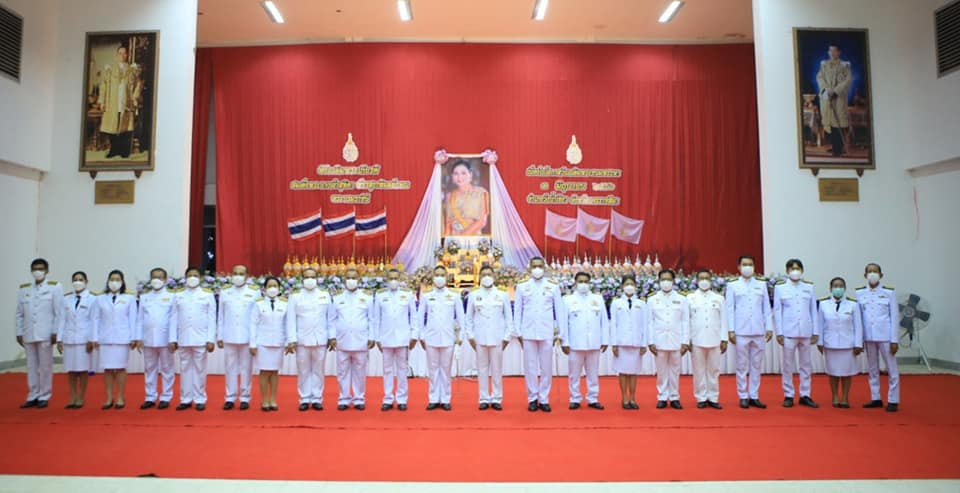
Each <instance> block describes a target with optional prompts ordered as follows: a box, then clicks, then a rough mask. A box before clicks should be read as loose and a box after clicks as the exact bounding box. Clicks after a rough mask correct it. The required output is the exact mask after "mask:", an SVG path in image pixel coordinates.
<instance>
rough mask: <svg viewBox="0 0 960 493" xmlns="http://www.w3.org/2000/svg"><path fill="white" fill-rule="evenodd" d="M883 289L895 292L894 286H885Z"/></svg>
mask: <svg viewBox="0 0 960 493" xmlns="http://www.w3.org/2000/svg"><path fill="white" fill-rule="evenodd" d="M883 289H889V290H891V291H892V290H893V286H887V285H886V284H884V285H883Z"/></svg>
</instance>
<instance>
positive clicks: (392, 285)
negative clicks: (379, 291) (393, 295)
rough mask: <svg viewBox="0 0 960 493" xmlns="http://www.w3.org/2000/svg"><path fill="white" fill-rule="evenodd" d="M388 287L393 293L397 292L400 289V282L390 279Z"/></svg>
mask: <svg viewBox="0 0 960 493" xmlns="http://www.w3.org/2000/svg"><path fill="white" fill-rule="evenodd" d="M387 287H388V288H390V290H391V291H396V290H397V289H399V288H400V281H398V280H396V279H390V280H389V281H387Z"/></svg>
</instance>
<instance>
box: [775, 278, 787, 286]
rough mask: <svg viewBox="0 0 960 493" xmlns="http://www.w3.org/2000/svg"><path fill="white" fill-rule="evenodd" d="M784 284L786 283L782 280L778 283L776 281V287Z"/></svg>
mask: <svg viewBox="0 0 960 493" xmlns="http://www.w3.org/2000/svg"><path fill="white" fill-rule="evenodd" d="M786 283H787V281H784V280H783V279H780V280H779V281H777V286H779V285H781V284H786Z"/></svg>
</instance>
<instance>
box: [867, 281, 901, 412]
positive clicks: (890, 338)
mask: <svg viewBox="0 0 960 493" xmlns="http://www.w3.org/2000/svg"><path fill="white" fill-rule="evenodd" d="M863 275H864V277H866V278H867V285H866V286H864V287H862V288H857V305H858V306H859V307H860V313H861V315H862V316H863V341H864V346H866V350H867V365H868V370H867V371H868V372H869V378H868V380H869V382H870V402H868V403H866V404H864V405H863V407H866V408H875V407H883V401H882V400H881V399H880V358H883V362H884V365H885V366H886V367H887V374H888V375H889V382H888V383H887V387H888V389H887V411H888V412H892V413H893V412H897V410H898V409H899V408H900V370H899V368H898V367H897V351H898V350H899V349H900V344H899V343H900V333H899V328H898V325H899V322H900V306H899V305H898V304H897V292H896V291H895V290H894V289H893V287H890V286H881V285H880V279H882V278H883V271H882V270H880V265H879V264H874V263H869V264H867V267H866V268H865V269H864V273H863Z"/></svg>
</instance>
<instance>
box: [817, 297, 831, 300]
mask: <svg viewBox="0 0 960 493" xmlns="http://www.w3.org/2000/svg"><path fill="white" fill-rule="evenodd" d="M829 299H830V297H829V296H824V297H823V298H817V301H827V300H829Z"/></svg>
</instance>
